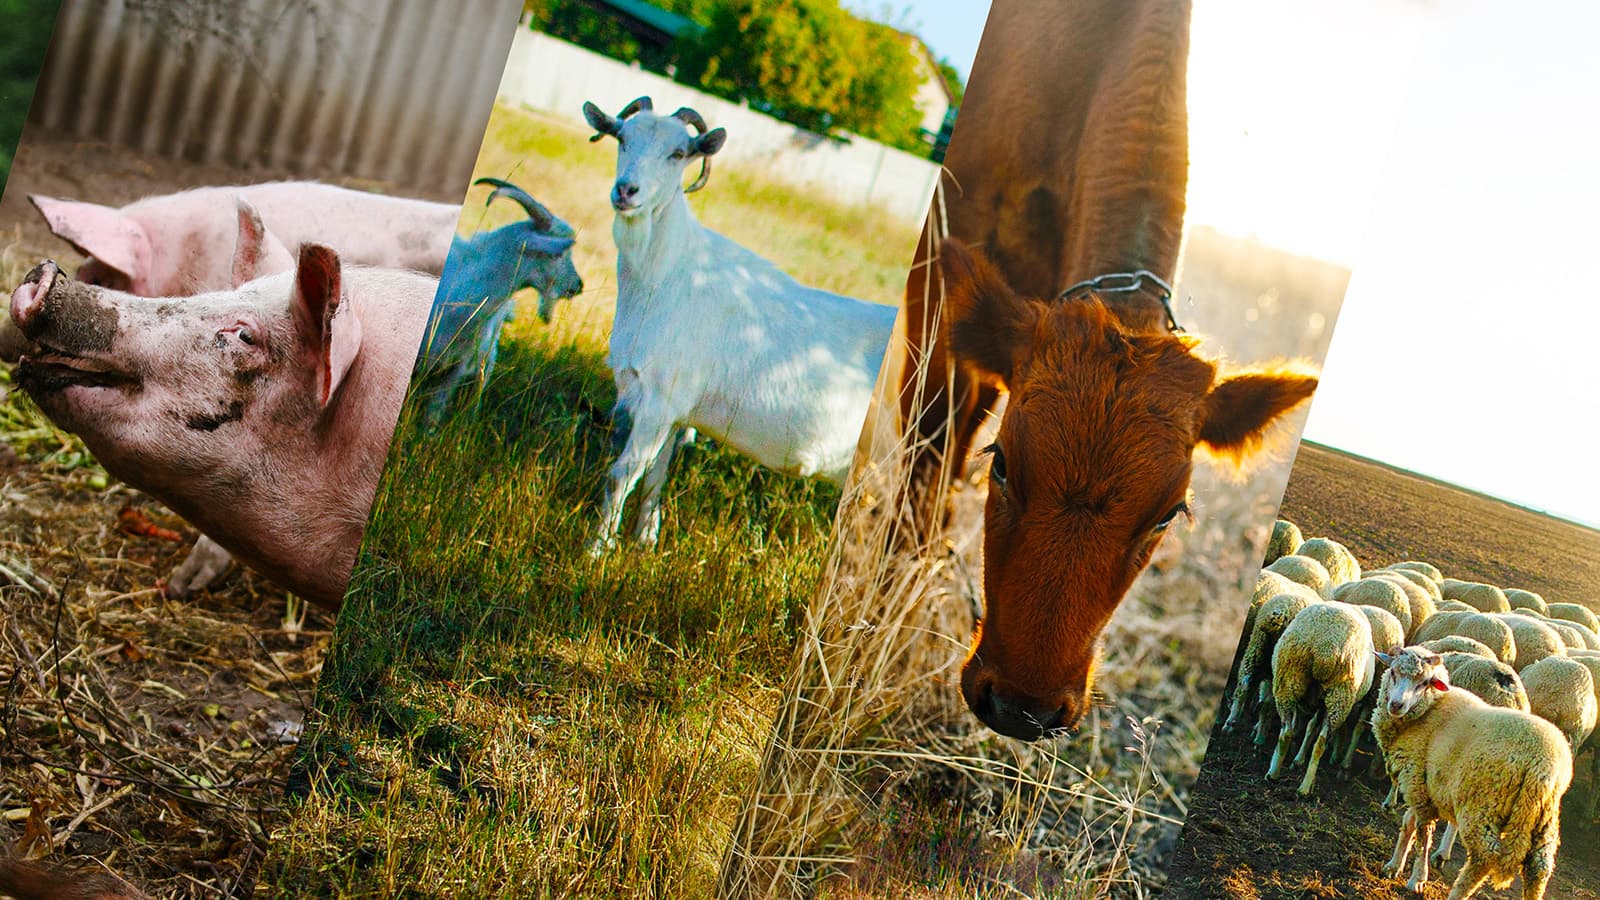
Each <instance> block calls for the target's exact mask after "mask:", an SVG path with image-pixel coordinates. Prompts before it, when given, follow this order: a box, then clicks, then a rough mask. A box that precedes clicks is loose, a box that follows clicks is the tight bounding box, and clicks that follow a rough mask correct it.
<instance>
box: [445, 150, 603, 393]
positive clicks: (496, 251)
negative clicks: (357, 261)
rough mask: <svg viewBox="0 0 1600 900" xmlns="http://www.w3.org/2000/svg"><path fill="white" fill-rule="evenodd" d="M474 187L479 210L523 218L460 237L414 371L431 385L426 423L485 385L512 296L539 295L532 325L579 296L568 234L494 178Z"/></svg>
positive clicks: (556, 221) (579, 280)
mask: <svg viewBox="0 0 1600 900" xmlns="http://www.w3.org/2000/svg"><path fill="white" fill-rule="evenodd" d="M473 184H475V185H478V184H487V185H492V186H493V187H494V191H493V192H491V193H490V194H489V199H488V200H487V201H485V205H487V204H489V203H493V202H494V201H495V200H496V199H497V198H500V197H506V198H508V199H510V200H513V201H515V202H516V204H517V205H518V206H521V207H522V209H523V211H524V212H526V213H527V214H528V218H526V219H523V220H521V221H517V222H512V223H511V224H509V225H503V226H501V227H499V228H496V229H494V230H493V231H483V232H479V233H477V234H475V235H472V236H471V237H466V238H463V237H461V236H459V235H457V236H456V237H455V239H454V240H453V241H452V242H451V244H450V256H449V259H448V260H447V262H446V263H445V268H444V274H443V276H442V277H441V278H440V279H439V292H438V293H437V294H436V295H434V298H433V311H432V313H431V314H430V316H429V321H428V331H427V336H426V337H425V338H424V344H423V350H422V355H421V356H420V357H418V360H417V364H418V368H419V369H420V370H421V371H422V373H423V374H424V375H425V376H426V377H427V378H428V380H430V381H434V382H437V384H435V385H434V387H433V388H432V389H431V391H430V396H429V398H428V406H427V412H426V416H427V419H428V421H430V422H438V421H439V419H441V418H442V417H443V415H444V411H445V409H446V407H448V406H449V405H450V401H451V400H452V399H453V398H454V397H455V394H456V392H457V391H459V390H460V388H461V385H462V383H463V382H465V381H466V379H467V378H468V377H469V376H476V377H478V378H480V379H481V380H482V382H483V383H487V382H488V380H489V375H490V374H491V373H492V372H493V371H494V364H495V360H496V358H497V357H498V356H499V352H500V331H501V329H502V328H504V327H505V323H506V321H507V320H508V319H510V318H511V314H512V312H513V311H514V310H515V308H516V303H515V302H514V301H513V299H512V295H514V294H515V293H516V292H517V291H520V290H522V289H523V288H533V289H534V290H536V291H538V292H539V319H540V320H541V321H544V322H548V321H550V313H551V310H553V309H554V307H555V304H556V301H558V300H565V299H567V298H569V297H574V296H576V295H577V294H579V293H580V292H582V291H583V279H582V278H579V277H578V270H577V269H576V268H574V267H573V264H572V245H573V242H574V235H573V232H572V228H571V226H569V225H567V223H566V222H563V221H562V220H561V219H559V218H557V217H556V216H554V215H552V214H551V213H550V211H549V210H547V209H545V208H544V207H543V206H542V205H540V204H539V202H538V201H537V200H535V199H533V198H532V197H530V196H529V195H528V192H527V191H524V190H523V189H522V188H519V187H517V186H516V185H514V184H512V183H511V182H509V181H504V180H502V179H499V178H487V177H486V178H479V179H478V180H477V181H474V182H473Z"/></svg>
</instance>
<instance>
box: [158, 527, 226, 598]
mask: <svg viewBox="0 0 1600 900" xmlns="http://www.w3.org/2000/svg"><path fill="white" fill-rule="evenodd" d="M231 565H233V554H231V553H229V552H228V551H226V550H224V549H222V545H221V544H219V543H217V542H216V541H213V540H212V539H211V538H208V537H206V536H205V535H203V534H202V535H200V540H198V541H195V542H194V547H193V548H192V549H191V550H190V551H189V555H188V556H186V557H184V560H183V562H182V563H181V564H180V565H179V566H178V568H176V569H174V570H173V572H172V574H171V575H169V576H167V589H166V594H167V596H168V597H175V598H178V599H183V598H184V597H187V596H189V595H190V594H192V593H194V592H195V591H199V590H206V589H209V588H210V587H211V586H212V585H213V584H216V583H217V581H218V580H220V579H221V578H222V576H223V575H224V574H226V573H227V571H228V567H229V566H231Z"/></svg>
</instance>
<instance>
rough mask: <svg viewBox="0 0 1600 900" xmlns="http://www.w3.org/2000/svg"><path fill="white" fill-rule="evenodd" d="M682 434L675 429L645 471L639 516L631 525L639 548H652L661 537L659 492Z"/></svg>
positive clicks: (680, 442)
mask: <svg viewBox="0 0 1600 900" xmlns="http://www.w3.org/2000/svg"><path fill="white" fill-rule="evenodd" d="M683 434H684V432H683V431H680V430H676V429H675V430H674V431H673V433H672V437H671V438H670V439H669V440H668V441H667V442H666V443H665V444H662V445H661V452H659V453H657V454H656V457H655V459H653V460H651V461H650V467H649V468H648V469H646V470H645V473H644V496H643V498H641V499H640V500H639V515H638V518H636V519H635V520H634V525H633V539H634V541H635V542H636V543H638V544H639V545H640V546H641V547H654V546H655V545H656V540H657V538H659V537H660V536H661V490H662V488H664V487H666V484H667V472H668V471H669V469H670V467H671V466H672V455H673V454H674V453H676V452H677V450H678V447H679V445H680V444H682V443H683V440H682V437H683Z"/></svg>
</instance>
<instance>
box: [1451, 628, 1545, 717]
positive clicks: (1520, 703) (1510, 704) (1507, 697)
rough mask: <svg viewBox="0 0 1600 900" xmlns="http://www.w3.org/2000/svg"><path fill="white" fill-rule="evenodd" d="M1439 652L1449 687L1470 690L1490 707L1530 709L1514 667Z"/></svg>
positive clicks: (1472, 656)
mask: <svg viewBox="0 0 1600 900" xmlns="http://www.w3.org/2000/svg"><path fill="white" fill-rule="evenodd" d="M1435 643H1436V642H1435ZM1424 646H1425V645H1424ZM1430 649H1431V648H1430ZM1441 655H1442V657H1443V659H1444V667H1445V668H1446V669H1447V670H1449V672H1450V684H1451V685H1452V686H1454V687H1458V688H1461V689H1462V690H1467V691H1471V692H1472V693H1474V694H1476V695H1477V696H1478V698H1479V699H1481V700H1482V701H1483V702H1485V703H1487V704H1489V705H1490V706H1498V707H1500V708H1502V709H1519V710H1521V711H1523V712H1532V711H1533V709H1532V707H1531V706H1530V705H1529V703H1528V691H1527V689H1526V688H1525V687H1523V685H1522V679H1521V678H1518V677H1517V671H1516V670H1515V669H1513V668H1511V667H1510V666H1508V665H1506V664H1505V663H1503V662H1501V661H1500V660H1498V659H1491V658H1489V657H1486V656H1479V655H1478V654H1476V653H1462V652H1446V653H1443V654H1441Z"/></svg>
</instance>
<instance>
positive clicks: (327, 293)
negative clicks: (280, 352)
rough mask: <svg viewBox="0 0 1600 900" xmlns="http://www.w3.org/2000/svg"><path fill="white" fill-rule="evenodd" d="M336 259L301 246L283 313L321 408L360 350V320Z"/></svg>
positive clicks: (319, 247)
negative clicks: (287, 316)
mask: <svg viewBox="0 0 1600 900" xmlns="http://www.w3.org/2000/svg"><path fill="white" fill-rule="evenodd" d="M343 290H344V287H343V283H342V280H341V278H340V275H339V255H338V254H337V253H335V252H333V250H332V249H331V248H329V247H324V246H323V245H321V244H302V245H301V247H300V260H299V263H298V264H297V265H296V266H295V270H294V289H293V291H292V292H291V293H290V297H289V308H290V311H291V312H292V314H293V315H294V322H295V328H296V329H297V330H298V331H299V333H300V340H301V346H302V348H304V351H305V357H306V358H308V359H310V360H311V361H312V366H313V368H314V369H315V370H316V384H317V388H316V390H317V402H318V403H319V404H321V405H322V406H324V407H326V406H327V405H328V403H329V401H331V400H332V399H333V395H334V392H336V391H338V390H339V384H340V383H341V382H342V381H344V376H345V373H346V372H349V371H350V366H351V364H352V363H354V362H355V360H356V354H357V353H358V352H360V350H361V319H359V318H358V317H357V316H356V311H355V308H354V307H353V305H352V304H351V303H350V301H349V300H348V299H346V298H345V296H344V293H343Z"/></svg>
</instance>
